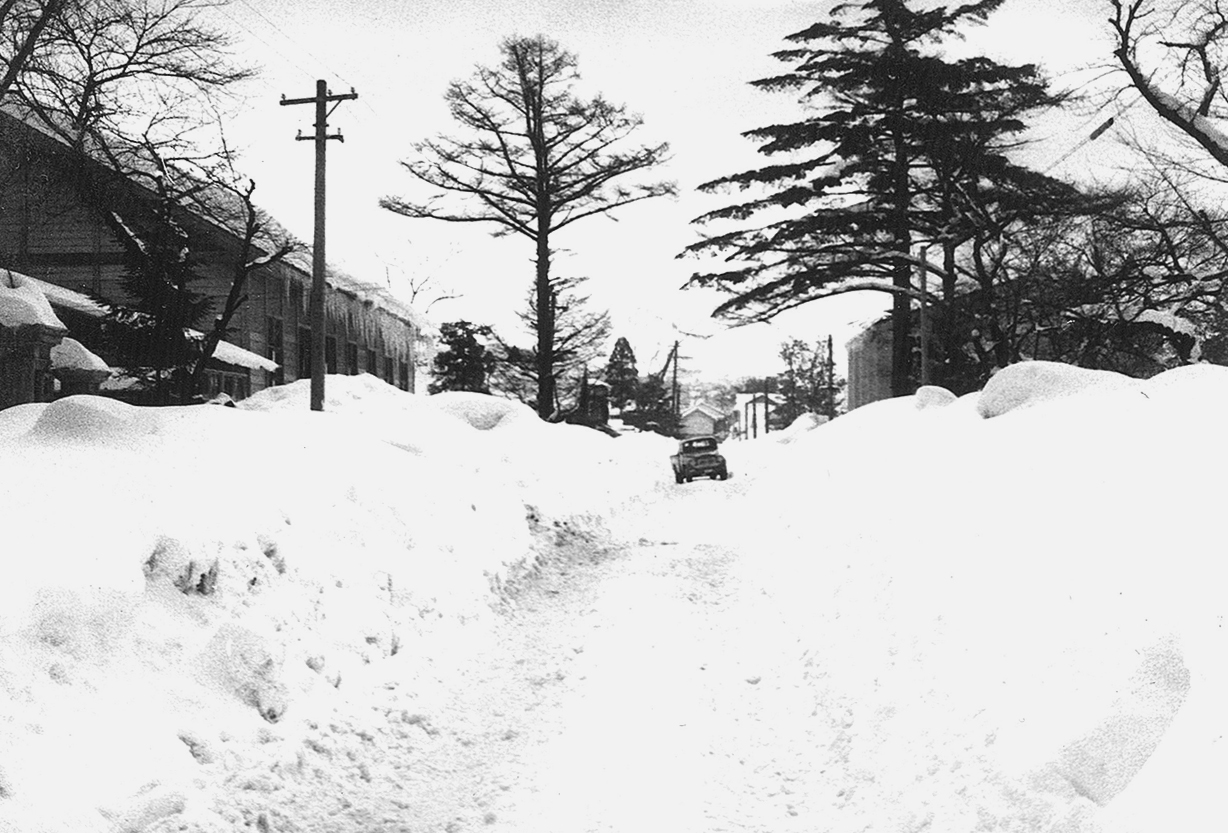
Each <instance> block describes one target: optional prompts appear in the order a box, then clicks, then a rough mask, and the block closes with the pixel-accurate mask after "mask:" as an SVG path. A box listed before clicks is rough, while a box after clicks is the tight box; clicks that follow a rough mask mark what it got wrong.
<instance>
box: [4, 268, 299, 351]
mask: <svg viewBox="0 0 1228 833" xmlns="http://www.w3.org/2000/svg"><path fill="white" fill-rule="evenodd" d="M8 274H10V275H13V276H16V277H17V278H19V279H21V280H23V281H25V282H27V283H28V284H29V285H30V286H31V287H33V288H34V289H35V290H36V291H37V292H38V293H39V294H40V295H41V296H42V297H44V298H45V300H44V301H43V303H44V304H47V303H48V302H49V306H48V307H47V310H48V312H51V307H59V308H61V309H67V310H72V311H73V312H77V313H80V314H82V315H88V316H89V317H90V318H102V317H103V316H104V315H106V314H107V308H106V306H104V305H103V304H100V303H98V302H97V301H95V300H94V299H93V298H91V297H89V296H88V295H82V294H81V293H80V292H76V291H74V290H71V289H65V288H64V287H62V286H57V285H56V284H53V283H48V282H47V281H41V280H39V279H38V278H31V277H29V276H28V275H21V274H19V273H17V272H9V273H8ZM0 282H2V280H0ZM0 292H2V290H0ZM2 303H3V301H2V300H0V304H2ZM51 315H52V317H53V318H55V314H54V313H51ZM55 320H56V322H57V323H59V319H58V318H56V319H55ZM59 327H60V329H66V328H65V327H64V325H63V324H59ZM187 332H188V335H189V336H191V337H193V338H198V339H199V338H204V334H203V333H201V332H200V331H198V330H188V331H187ZM91 355H92V354H91ZM213 358H215V359H217V360H218V361H221V362H225V363H226V364H233V365H235V366H237V367H246V368H249V369H251V370H269V371H273V370H276V369H277V368H278V364H277V362H275V361H273V360H272V359H268V358H265V357H264V356H261V355H260V354H259V353H253V352H252V351H251V350H247V349H244V348H242V347H240V346H239V345H237V344H232V343H231V342H229V341H219V342H218V345H217V349H216V350H214V351H213Z"/></svg>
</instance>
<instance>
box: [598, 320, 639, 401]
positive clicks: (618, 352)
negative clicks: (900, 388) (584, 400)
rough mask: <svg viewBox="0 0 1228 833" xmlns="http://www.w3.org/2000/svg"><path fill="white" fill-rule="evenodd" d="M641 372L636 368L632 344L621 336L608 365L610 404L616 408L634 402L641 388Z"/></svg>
mask: <svg viewBox="0 0 1228 833" xmlns="http://www.w3.org/2000/svg"><path fill="white" fill-rule="evenodd" d="M639 381H640V372H639V369H638V368H637V367H636V366H635V352H634V351H633V350H632V349H631V342H629V341H627V339H625V338H623V337H622V336H619V338H618V341H616V342H614V350H613V351H612V352H611V353H610V361H609V363H608V364H606V370H605V382H606V384H607V385H609V387H610V404H611V405H613V406H614V407H616V408H622V407H625V406H626V404H627V403H628V402H634V401H635V397H636V394H637V392H638V388H639Z"/></svg>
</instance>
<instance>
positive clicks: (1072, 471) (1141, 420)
mask: <svg viewBox="0 0 1228 833" xmlns="http://www.w3.org/2000/svg"><path fill="white" fill-rule="evenodd" d="M921 399H923V400H924V401H919V400H918V398H914V397H903V398H900V399H895V400H889V401H886V402H880V403H875V404H873V405H870V406H867V407H864V408H861V409H858V410H857V411H854V412H852V413H851V414H848V415H846V416H842V417H839V418H838V419H836V420H834V421H833V422H832V423H830V424H828V425H824V426H819V427H816V428H814V429H813V430H811V431H808V432H806V433H805V434H804V435H801V436H795V437H793V438H792V439H791V442H789V443H788V445H787V446H780V445H778V444H776V443H774V441H771V440H768V441H759V442H760V443H762V446H761V448H760V449H759V450H757V451H755V452H754V453H751V449H749V448H748V449H747V450H746V451H742V452H741V453H742V455H743V456H744V458H745V460H744V464H743V468H744V469H745V475H746V476H745V477H744V478H743V479H742V480H741V481H740V482H738V483H737V488H739V489H740V490H741V492H740V494H739V501H740V505H739V511H740V512H742V513H744V515H745V516H746V517H754V518H756V519H757V523H756V524H755V526H754V529H749V528H748V529H746V530H744V531H742V530H739V529H738V528H736V527H735V528H733V529H732V530H731V531H730V534H731V536H739V535H743V534H744V538H742V539H741V540H740V541H738V542H737V543H736V545H737V546H741V547H747V548H750V547H754V548H755V549H754V551H755V553H756V559H755V563H754V565H753V568H748V580H753V581H757V582H759V583H760V584H761V585H762V587H763V590H764V592H766V593H768V594H769V595H771V596H772V597H773V598H774V599H775V601H776V602H777V603H778V605H779V608H780V610H781V611H782V612H784V613H785V615H787V616H789V617H791V618H792V620H793V622H794V626H795V628H796V629H797V631H798V632H799V633H805V634H807V636H806V637H804V638H803V640H802V643H801V644H800V645H799V650H802V651H803V655H804V656H805V658H806V666H807V675H808V679H809V681H810V684H811V685H812V686H813V687H814V697H815V702H816V705H818V704H821V705H818V707H819V709H820V711H819V712H818V713H819V714H822V713H823V712H825V711H826V712H828V713H830V711H831V710H833V709H834V710H835V712H836V713H837V714H839V715H843V717H841V718H840V720H841V721H843V722H841V723H840V725H839V726H838V727H837V728H838V730H839V732H840V735H841V737H842V738H844V741H842V743H841V745H840V746H839V748H836V749H833V752H832V760H831V762H830V767H829V768H828V769H827V770H826V772H827V775H824V776H822V777H821V778H820V780H821V781H822V780H824V779H826V780H827V782H828V785H829V787H830V794H831V795H832V796H833V815H832V818H833V822H832V825H831V828H830V829H831V830H833V831H845V830H848V831H853V830H861V829H865V828H866V827H870V828H873V829H885V830H886V829H891V830H894V829H921V828H924V827H932V829H942V830H963V829H990V830H994V829H1003V830H1056V829H1063V830H1079V831H1092V830H1107V831H1155V833H1160V831H1165V830H1173V829H1196V828H1199V827H1205V826H1206V824H1207V822H1209V821H1213V820H1218V819H1220V818H1222V817H1223V811H1224V807H1223V802H1222V798H1221V797H1220V790H1219V789H1218V787H1216V786H1215V785H1216V784H1221V783H1223V782H1224V780H1225V779H1228V748H1226V747H1225V745H1224V742H1223V738H1224V737H1226V736H1228V718H1225V716H1224V712H1223V709H1222V708H1221V706H1220V705H1218V704H1220V703H1222V702H1223V701H1224V700H1225V698H1228V673H1226V669H1225V663H1224V660H1223V658H1224V657H1225V656H1228V636H1226V632H1225V624H1224V617H1225V613H1226V612H1228V611H1226V610H1225V602H1224V591H1225V588H1226V587H1228V581H1226V578H1228V575H1226V573H1225V563H1226V560H1225V552H1224V544H1223V536H1222V534H1221V530H1220V528H1219V527H1220V524H1219V521H1218V518H1219V517H1220V515H1221V513H1222V507H1221V504H1222V488H1221V486H1220V484H1219V480H1220V478H1221V473H1222V472H1223V471H1225V470H1228V446H1226V444H1225V443H1223V442H1220V441H1219V440H1217V439H1215V438H1214V437H1213V436H1211V434H1213V433H1214V432H1213V431H1211V433H1210V434H1209V433H1208V428H1209V427H1210V426H1218V425H1223V424H1225V422H1226V421H1228V369H1225V368H1222V367H1211V366H1194V367H1187V368H1181V369H1179V370H1174V371H1170V372H1168V373H1165V374H1162V375H1160V376H1158V377H1156V378H1154V379H1151V380H1147V381H1137V380H1131V379H1126V378H1125V377H1120V376H1116V377H1114V375H1113V374H1100V373H1090V372H1085V371H1081V370H1079V369H1077V368H1058V367H1052V366H1048V367H1035V366H1029V365H1027V364H1025V365H1020V366H1017V367H1015V368H1008V369H1007V370H1005V371H1003V372H1002V373H1001V374H999V377H996V379H995V383H994V384H991V385H990V386H988V387H987V388H986V390H985V391H984V392H982V393H981V394H979V395H972V396H968V397H961V398H959V399H955V398H952V397H943V396H938V397H934V396H932V395H930V396H926V397H922V398H921ZM941 400H945V401H946V404H942V401H941ZM921 406H923V407H921ZM982 415H985V416H990V417H992V418H984V417H983V416H982ZM747 445H748V446H752V447H753V446H755V445H756V444H755V443H751V444H747ZM799 473H804V478H803V477H801V476H799ZM819 792H820V794H822V793H823V789H822V787H820V789H819ZM837 794H838V796H839V797H838V798H837V797H836V796H837Z"/></svg>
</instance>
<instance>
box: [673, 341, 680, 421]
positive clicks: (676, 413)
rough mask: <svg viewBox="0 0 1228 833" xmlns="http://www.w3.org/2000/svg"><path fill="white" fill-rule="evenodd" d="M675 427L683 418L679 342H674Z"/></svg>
mask: <svg viewBox="0 0 1228 833" xmlns="http://www.w3.org/2000/svg"><path fill="white" fill-rule="evenodd" d="M673 356H674V426H675V430H676V426H677V425H678V418H679V417H680V416H681V413H680V412H679V408H678V405H679V402H678V342H677V341H675V342H674V352H673Z"/></svg>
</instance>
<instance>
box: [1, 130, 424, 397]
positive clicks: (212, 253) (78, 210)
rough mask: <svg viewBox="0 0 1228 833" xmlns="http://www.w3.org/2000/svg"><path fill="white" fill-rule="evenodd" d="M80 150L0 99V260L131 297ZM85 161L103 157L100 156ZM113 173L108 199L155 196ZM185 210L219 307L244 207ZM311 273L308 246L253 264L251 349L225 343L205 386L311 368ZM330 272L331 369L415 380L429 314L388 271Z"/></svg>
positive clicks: (83, 287)
mask: <svg viewBox="0 0 1228 833" xmlns="http://www.w3.org/2000/svg"><path fill="white" fill-rule="evenodd" d="M72 154H73V151H71V150H70V149H69V148H68V146H67V145H65V144H64V143H63V142H61V141H60V140H59V139H58V138H57V137H56V136H55V135H54V134H53V133H52V132H51V131H49V130H47V129H44V128H41V127H40V126H39V122H38V121H37V118H36V117H34V116H32V115H25V116H19V115H16V114H14V113H13V112H12V111H11V110H7V109H6V110H3V111H0V267H7V268H10V269H12V270H14V271H16V272H19V273H23V274H25V275H28V276H30V277H33V278H37V279H39V280H41V281H43V282H45V283H47V284H51V285H54V286H56V287H61V288H63V289H65V290H68V291H70V292H72V293H74V294H75V296H76V297H77V298H84V299H86V300H87V301H90V303H93V302H92V301H91V300H90V299H92V298H106V299H107V300H109V301H114V302H123V301H125V300H127V299H126V298H125V293H124V291H123V287H122V283H121V279H122V277H123V274H124V251H123V248H122V246H121V245H120V242H119V240H118V239H117V238H116V237H115V236H114V234H112V232H111V230H110V227H109V226H108V225H107V223H105V222H104V221H103V219H102V217H101V216H100V214H99V212H100V211H101V210H106V209H107V208H108V207H110V206H102V207H99V206H96V205H89V204H87V203H86V202H85V201H84V200H83V199H81V198H80V197H79V196H78V193H77V192H76V191H75V189H74V188H73V187H72V185H71V183H70V182H69V180H68V173H67V172H68V170H69V169H70V163H72V162H73V161H74V157H73V156H72ZM75 161H80V160H79V159H78V160H75ZM86 164H87V165H93V166H95V167H98V168H101V167H102V166H101V165H99V163H97V162H94V161H92V160H86ZM111 176H112V179H110V180H108V182H109V183H110V185H111V186H114V187H111V188H109V189H108V191H107V196H106V197H105V199H108V200H112V199H113V200H114V206H113V210H116V211H120V210H123V209H124V208H125V206H129V207H130V206H131V205H133V204H138V203H142V201H144V203H148V202H149V201H150V200H151V199H152V198H153V193H152V192H151V191H150V190H149V189H147V188H146V187H145V186H144V185H142V184H141V183H138V182H136V181H134V180H132V179H124V178H122V177H119V176H118V175H115V174H112V175H111ZM177 220H178V221H179V222H180V223H181V225H182V226H183V227H184V229H185V231H186V232H187V233H188V235H189V240H190V245H191V248H192V252H193V254H194V255H195V256H196V257H197V258H198V260H199V261H200V266H199V268H198V270H197V271H198V272H199V273H200V274H201V276H202V277H201V279H200V280H199V281H198V282H196V283H194V284H193V287H194V288H195V289H197V290H198V291H201V292H204V293H205V294H207V295H209V296H211V297H212V298H214V299H215V301H216V303H215V309H220V307H221V299H224V297H225V295H226V293H227V292H228V291H229V288H230V282H231V274H232V271H233V264H234V262H235V259H236V253H237V252H238V250H239V249H240V247H241V245H242V234H241V232H242V227H241V225H238V220H237V219H236V221H235V223H234V224H228V223H226V222H224V221H220V220H219V219H218V218H217V216H205V215H203V214H197V213H193V212H191V211H187V210H185V212H184V216H183V217H181V218H177ZM311 274H312V270H311V254H310V251H308V250H307V249H306V248H303V249H301V250H299V251H296V252H295V253H293V254H292V255H290V256H289V257H287V258H285V259H284V260H281V261H277V262H274V263H266V264H264V265H262V266H260V267H258V268H257V269H256V270H255V271H254V272H252V273H251V274H250V276H249V278H248V281H247V290H246V295H247V299H248V300H247V301H246V302H245V303H244V304H243V306H242V307H240V309H239V312H238V314H237V315H236V316H235V318H234V319H233V321H232V322H231V326H232V328H233V332H232V333H231V334H230V336H229V340H230V342H231V343H232V346H233V347H235V348H238V349H240V350H242V351H243V352H242V353H235V352H233V351H231V352H230V353H229V354H227V351H226V350H224V349H223V350H219V351H218V353H217V354H215V357H214V361H212V362H211V363H210V364H209V368H208V373H207V382H208V386H209V389H208V390H207V391H205V392H204V393H205V394H206V395H209V394H216V393H226V394H228V395H230V396H231V397H233V398H235V399H241V398H243V397H245V396H248V395H250V394H251V393H254V392H255V391H258V390H261V389H263V388H265V387H268V386H270V385H276V384H282V383H284V382H291V381H294V380H295V379H303V378H309V377H310V376H311V367H310V362H311V350H310V343H311V337H312V330H311V321H310V318H309V313H308V303H309V300H310V289H311ZM327 283H328V287H327V291H326V295H325V309H326V324H325V333H324V337H325V363H326V372H328V373H346V374H358V373H370V374H372V375H374V376H377V377H379V378H381V379H383V380H384V381H386V382H388V383H389V384H392V385H396V386H398V387H400V388H401V389H403V390H407V391H412V390H414V352H415V342H416V340H417V337H418V333H419V332H420V330H421V327H422V323H423V322H422V321H421V319H420V318H418V317H417V316H416V315H415V313H414V311H413V310H412V309H411V307H410V306H409V305H408V304H407V303H405V302H403V301H401V300H400V299H398V298H396V297H395V296H393V295H392V294H391V293H390V292H389V291H388V290H387V289H386V288H385V287H384V286H382V285H380V284H378V283H367V282H363V281H360V280H358V279H356V278H354V277H353V276H350V275H346V274H344V273H342V272H340V271H337V270H330V271H329V273H328V276H327ZM49 299H50V300H51V302H52V304H53V306H54V305H55V303H56V299H55V298H54V297H52V296H51V295H49ZM95 307H97V305H96V304H95ZM58 311H59V310H57V312H58ZM82 315H83V316H84V317H82ZM89 316H90V311H89V310H88V308H87V309H86V310H85V311H84V312H83V311H82V310H80V309H79V310H77V311H76V313H74V312H71V311H70V312H69V313H67V315H65V314H62V313H61V317H62V318H63V319H64V323H65V325H66V326H67V327H68V329H69V331H70V332H72V333H73V334H74V335H77V334H78V329H79V328H80V327H84V328H86V329H88V327H89V326H90V324H89ZM81 340H82V341H86V339H85V338H82V339H81ZM86 343H87V345H88V341H86ZM227 355H229V356H230V358H231V359H234V358H237V357H240V356H251V355H255V356H257V357H260V358H263V359H265V360H267V362H266V363H264V364H261V363H254V362H251V361H244V362H238V363H236V362H233V361H229V360H227ZM253 364H255V365H256V366H253ZM104 389H105V386H104Z"/></svg>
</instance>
